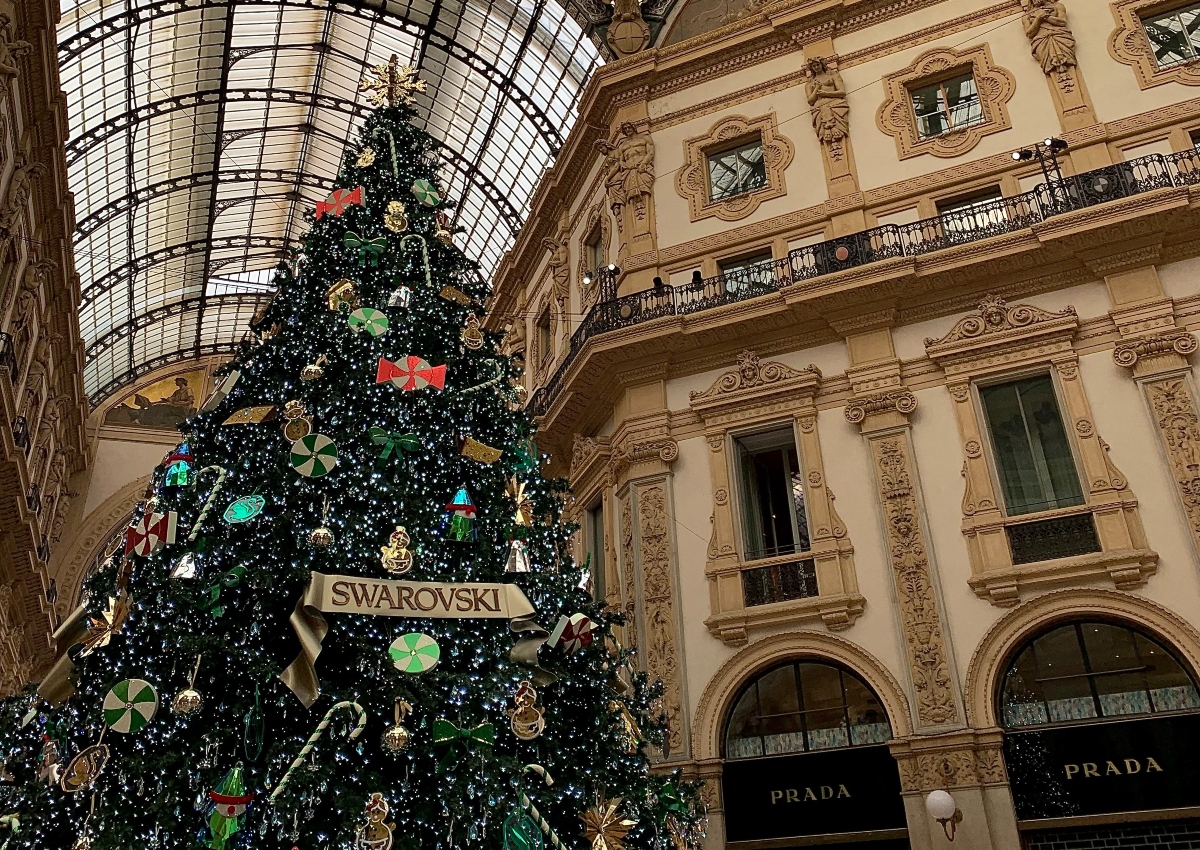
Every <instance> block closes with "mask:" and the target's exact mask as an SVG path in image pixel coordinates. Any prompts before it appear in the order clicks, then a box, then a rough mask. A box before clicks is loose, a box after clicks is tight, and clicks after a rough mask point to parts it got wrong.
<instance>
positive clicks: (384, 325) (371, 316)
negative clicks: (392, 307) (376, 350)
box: [346, 307, 388, 336]
mask: <svg viewBox="0 0 1200 850" xmlns="http://www.w3.org/2000/svg"><path fill="white" fill-rule="evenodd" d="M346 323H347V324H348V325H350V330H352V331H354V332H355V333H362V332H363V331H366V332H367V333H368V334H370V335H371V336H383V335H384V334H385V333H387V329H388V317H387V314H386V313H384V312H383V311H382V310H375V309H372V308H371V307H359V308H358V309H357V310H355V311H354V312H353V313H351V314H350V318H349V319H347V320H346Z"/></svg>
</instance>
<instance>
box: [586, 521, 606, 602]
mask: <svg viewBox="0 0 1200 850" xmlns="http://www.w3.org/2000/svg"><path fill="white" fill-rule="evenodd" d="M588 525H589V527H590V531H591V539H590V541H589V543H590V546H589V554H590V555H591V556H592V565H591V569H592V595H593V597H594V598H596V599H600V600H603V599H604V597H605V595H606V593H607V588H606V587H605V586H604V579H605V575H604V503H603V502H601V503H600V504H598V505H596V507H594V508H592V509H591V510H590V511H588Z"/></svg>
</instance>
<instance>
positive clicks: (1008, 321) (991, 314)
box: [925, 295, 1078, 356]
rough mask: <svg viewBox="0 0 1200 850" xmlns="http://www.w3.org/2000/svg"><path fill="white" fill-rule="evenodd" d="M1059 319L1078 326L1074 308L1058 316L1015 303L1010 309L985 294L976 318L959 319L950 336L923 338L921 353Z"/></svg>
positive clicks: (1057, 314) (1003, 302)
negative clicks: (1070, 321) (923, 348)
mask: <svg viewBox="0 0 1200 850" xmlns="http://www.w3.org/2000/svg"><path fill="white" fill-rule="evenodd" d="M1063 319H1074V320H1075V323H1076V324H1078V317H1077V316H1076V314H1075V308H1074V307H1067V308H1066V309H1065V310H1063V311H1062V312H1061V313H1051V312H1049V311H1048V310H1043V309H1042V308H1041V307H1034V306H1032V305H1030V304H1017V305H1014V306H1012V307H1010V306H1009V305H1008V303H1007V302H1006V301H1005V300H1004V299H1003V298H999V297H997V296H991V295H989V296H988V297H987V298H984V299H983V300H982V301H980V302H979V312H978V314H977V315H974V316H967V317H966V318H965V319H960V320H959V321H958V324H956V325H955V326H954V327H953V328H952V329H951V330H950V333H948V334H946V335H945V336H944V337H942V338H941V339H935V338H933V337H926V338H925V350H926V351H929V350H930V349H935V348H941V347H942V346H947V345H951V344H953V343H956V342H964V341H967V340H974V339H978V338H979V337H982V336H988V335H991V334H1005V333H1007V332H1010V331H1017V330H1021V329H1023V328H1028V327H1031V326H1034V325H1037V324H1040V323H1042V322H1053V321H1058V320H1063ZM930 356H932V355H930Z"/></svg>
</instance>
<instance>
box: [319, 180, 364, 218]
mask: <svg viewBox="0 0 1200 850" xmlns="http://www.w3.org/2000/svg"><path fill="white" fill-rule="evenodd" d="M362 203H363V187H362V186H355V187H354V188H353V189H334V190H333V192H332V193H330V195H329V197H328V198H326V199H325V200H323V201H317V213H316V218H317V220H320V218H321V216H323V215H325V213H329V214H330V215H341V214H342V213H344V212H345V211H346V207H348V206H351V205H353V206H359V207H361V206H362Z"/></svg>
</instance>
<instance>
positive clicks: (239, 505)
mask: <svg viewBox="0 0 1200 850" xmlns="http://www.w3.org/2000/svg"><path fill="white" fill-rule="evenodd" d="M266 504H267V500H266V499H264V498H263V497H262V496H259V495H256V494H253V493H252V494H250V495H249V496H242V497H241V498H240V499H235V500H234V501H232V502H230V503H229V507H227V508H226V509H225V513H224V514H222V516H223V517H224V519H225V521H226V522H227V523H229V524H230V525H237V524H238V523H240V522H249V521H250V520H252V519H254V518H255V517H256V516H258V515H259V514H260V513H262V509H263V508H264V507H266Z"/></svg>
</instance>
